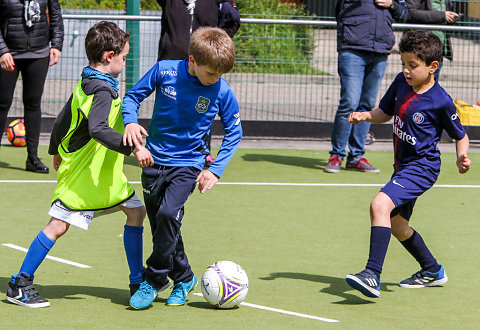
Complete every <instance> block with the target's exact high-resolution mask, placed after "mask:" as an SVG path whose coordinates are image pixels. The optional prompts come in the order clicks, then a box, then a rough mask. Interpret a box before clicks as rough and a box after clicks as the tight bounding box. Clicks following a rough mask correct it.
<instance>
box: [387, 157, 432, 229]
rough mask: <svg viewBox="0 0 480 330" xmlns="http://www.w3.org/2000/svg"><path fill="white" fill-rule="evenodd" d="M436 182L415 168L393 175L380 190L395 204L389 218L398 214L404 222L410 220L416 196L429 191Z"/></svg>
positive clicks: (405, 169) (430, 176)
mask: <svg viewBox="0 0 480 330" xmlns="http://www.w3.org/2000/svg"><path fill="white" fill-rule="evenodd" d="M436 180H437V178H436V177H433V178H432V175H428V173H427V172H425V171H424V170H423V169H422V168H420V167H417V166H415V167H414V166H412V167H407V168H404V169H402V170H401V171H400V172H397V173H394V174H393V175H392V178H391V179H390V181H389V182H388V183H387V184H386V185H385V186H384V187H383V188H382V189H380V191H381V192H383V193H385V194H387V196H388V197H390V199H391V200H392V201H393V203H394V204H395V208H394V209H393V210H392V212H391V213H390V218H393V217H394V216H396V215H398V214H399V215H401V216H402V217H403V218H405V219H406V220H410V217H411V216H412V212H413V207H414V206H415V202H416V200H417V198H418V196H420V195H421V194H423V193H424V192H425V191H427V190H428V189H430V188H431V187H432V186H433V185H434V183H435V181H436Z"/></svg>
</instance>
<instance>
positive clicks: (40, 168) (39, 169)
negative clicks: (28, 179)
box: [25, 156, 48, 173]
mask: <svg viewBox="0 0 480 330" xmlns="http://www.w3.org/2000/svg"><path fill="white" fill-rule="evenodd" d="M25 169H26V170H27V171H31V172H36V173H48V167H46V166H45V164H44V163H42V161H41V160H40V158H38V156H28V158H27V163H26V166H25Z"/></svg>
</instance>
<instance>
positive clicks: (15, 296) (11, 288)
mask: <svg viewBox="0 0 480 330" xmlns="http://www.w3.org/2000/svg"><path fill="white" fill-rule="evenodd" d="M7 300H8V301H9V302H11V303H12V304H16V305H20V306H24V307H30V308H41V307H48V306H50V302H49V301H48V300H47V299H45V298H43V297H41V296H40V295H39V294H38V292H37V290H35V287H34V286H33V276H28V275H26V274H24V273H22V274H20V275H18V276H17V275H13V276H12V280H11V281H10V282H8V290H7Z"/></svg>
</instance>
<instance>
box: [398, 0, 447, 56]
mask: <svg viewBox="0 0 480 330" xmlns="http://www.w3.org/2000/svg"><path fill="white" fill-rule="evenodd" d="M407 7H408V20H407V22H408V23H419V24H447V19H446V18H445V12H444V11H439V10H432V3H431V2H430V0H407ZM445 7H446V10H447V11H453V4H452V2H451V1H450V0H445ZM445 46H446V50H445V54H443V56H444V57H446V58H448V59H449V60H453V52H452V43H451V41H450V34H449V33H446V45H445Z"/></svg>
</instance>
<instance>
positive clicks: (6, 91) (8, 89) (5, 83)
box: [0, 66, 19, 138]
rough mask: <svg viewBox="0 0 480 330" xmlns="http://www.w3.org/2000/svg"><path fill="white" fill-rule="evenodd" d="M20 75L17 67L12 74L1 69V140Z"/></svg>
mask: <svg viewBox="0 0 480 330" xmlns="http://www.w3.org/2000/svg"><path fill="white" fill-rule="evenodd" d="M18 74H19V71H18V67H17V66H15V69H14V70H13V71H12V72H9V71H6V70H3V69H0V138H1V137H2V136H3V133H4V132H5V128H6V126H7V116H8V111H9V110H10V107H11V105H12V101H13V93H14V92H15V85H16V84H17V79H18Z"/></svg>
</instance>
